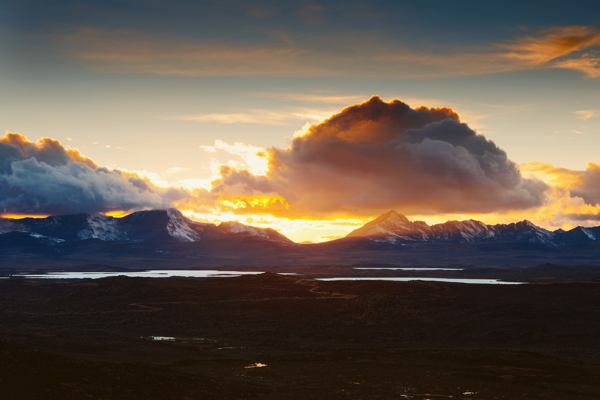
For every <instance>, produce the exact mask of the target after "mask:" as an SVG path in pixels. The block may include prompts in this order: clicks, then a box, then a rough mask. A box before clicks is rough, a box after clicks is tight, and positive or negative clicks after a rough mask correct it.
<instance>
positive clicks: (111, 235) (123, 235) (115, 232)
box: [77, 215, 128, 242]
mask: <svg viewBox="0 0 600 400" xmlns="http://www.w3.org/2000/svg"><path fill="white" fill-rule="evenodd" d="M86 221H87V225H88V227H87V228H86V229H83V230H81V231H79V232H77V237H78V238H80V239H82V240H85V239H100V240H104V241H106V242H118V241H126V240H127V239H128V237H127V232H124V231H123V230H122V229H121V228H120V227H119V225H118V220H117V219H116V218H113V217H107V216H105V215H89V216H88V217H87V219H86Z"/></svg>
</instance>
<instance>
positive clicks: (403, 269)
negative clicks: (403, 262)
mask: <svg viewBox="0 0 600 400" xmlns="http://www.w3.org/2000/svg"><path fill="white" fill-rule="evenodd" d="M353 269H387V270H391V271H398V270H400V271H464V268H412V267H409V268H400V267H394V268H358V267H354V268H353Z"/></svg>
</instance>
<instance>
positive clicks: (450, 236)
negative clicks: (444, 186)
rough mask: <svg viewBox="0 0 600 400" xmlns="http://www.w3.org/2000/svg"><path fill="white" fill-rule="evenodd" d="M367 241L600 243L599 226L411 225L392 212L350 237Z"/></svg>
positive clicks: (456, 222)
mask: <svg viewBox="0 0 600 400" xmlns="http://www.w3.org/2000/svg"><path fill="white" fill-rule="evenodd" d="M361 236H362V237H368V238H371V239H372V240H377V241H386V242H390V243H395V244H406V243H418V242H433V243H479V242H497V241H502V242H527V243H537V244H542V245H546V246H551V247H560V246H568V245H572V244H579V243H590V242H599V241H600V226H597V227H593V228H584V227H581V226H578V227H576V228H573V229H571V230H569V231H565V230H562V229H558V230H555V231H549V230H546V229H544V228H540V227H539V226H537V225H535V224H533V223H531V222H530V221H527V220H524V221H520V222H516V223H511V224H496V225H487V224H485V223H483V222H481V221H476V220H472V219H470V220H466V221H447V222H444V223H442V224H436V225H428V224H427V223H425V222H423V221H414V222H413V221H410V220H408V218H406V217H405V216H404V215H402V214H398V213H397V212H396V211H393V210H392V211H389V212H387V213H385V214H383V215H380V216H379V217H378V218H376V219H374V220H373V221H370V222H368V223H367V224H365V225H364V226H362V227H360V228H358V229H356V230H354V231H352V232H350V233H349V234H348V235H347V237H361Z"/></svg>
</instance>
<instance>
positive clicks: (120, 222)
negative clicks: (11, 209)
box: [0, 208, 293, 243]
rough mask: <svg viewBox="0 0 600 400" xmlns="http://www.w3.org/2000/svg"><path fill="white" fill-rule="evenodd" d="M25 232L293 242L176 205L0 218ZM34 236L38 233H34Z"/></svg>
mask: <svg viewBox="0 0 600 400" xmlns="http://www.w3.org/2000/svg"><path fill="white" fill-rule="evenodd" d="M17 231H18V232H25V233H28V234H30V235H31V236H34V235H41V236H43V237H47V238H54V239H58V240H68V241H73V240H76V241H77V240H85V239H100V240H103V241H106V242H197V241H200V240H210V239H224V238H231V237H238V236H253V237H257V238H261V239H264V240H269V241H274V242H280V243H293V242H292V241H291V240H289V239H288V238H286V237H285V236H284V235H282V234H280V233H279V232H277V231H275V230H273V229H270V228H257V227H253V226H248V225H244V224H241V223H238V222H223V223H221V224H219V225H215V224H209V223H201V222H195V221H192V220H190V219H189V218H186V217H185V216H184V215H183V214H181V212H180V211H179V210H177V209H174V208H171V209H166V210H150V211H138V212H134V213H132V214H129V215H127V216H125V217H122V218H114V217H108V216H105V215H99V214H95V215H92V214H77V215H56V216H51V217H47V218H23V219H5V218H0V233H8V232H17ZM35 237H38V236H35Z"/></svg>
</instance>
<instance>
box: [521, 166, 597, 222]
mask: <svg viewBox="0 0 600 400" xmlns="http://www.w3.org/2000/svg"><path fill="white" fill-rule="evenodd" d="M521 168H522V170H523V171H524V172H526V173H528V174H533V175H535V176H537V177H539V178H541V179H543V180H544V181H546V182H547V183H548V184H550V185H551V186H552V188H553V189H552V190H553V194H552V197H553V199H552V201H550V202H548V205H547V207H546V208H547V210H546V211H545V212H544V213H545V214H548V215H550V216H551V219H552V220H553V221H554V223H556V222H557V221H562V222H563V223H572V222H575V223H579V222H582V221H598V220H599V219H600V218H599V216H600V164H596V163H592V162H590V163H588V164H587V166H586V169H585V170H573V169H568V168H559V167H555V166H554V165H552V164H550V163H543V162H539V161H537V162H531V163H526V164H523V165H521Z"/></svg>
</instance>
